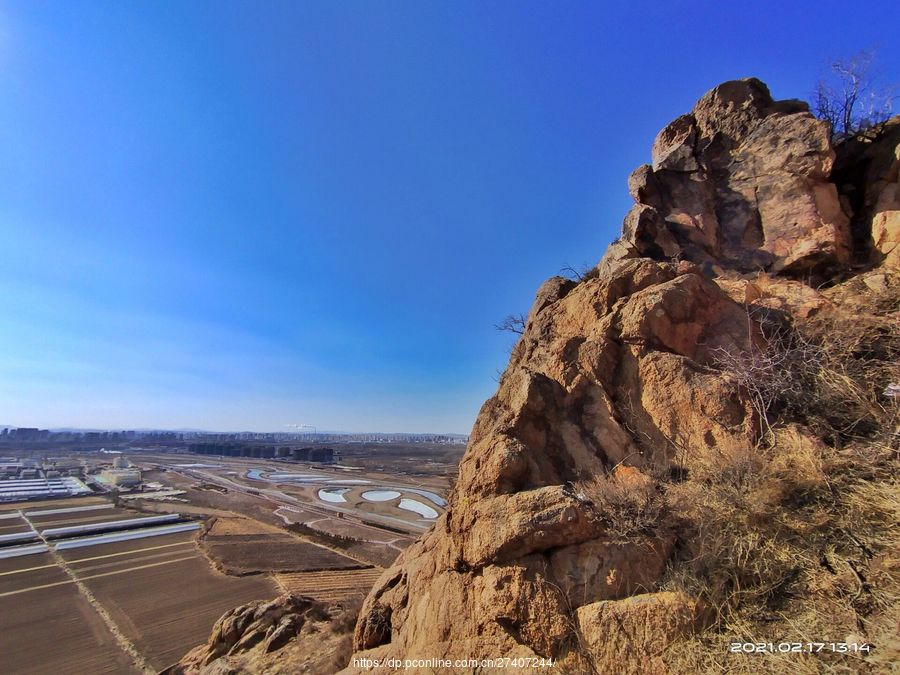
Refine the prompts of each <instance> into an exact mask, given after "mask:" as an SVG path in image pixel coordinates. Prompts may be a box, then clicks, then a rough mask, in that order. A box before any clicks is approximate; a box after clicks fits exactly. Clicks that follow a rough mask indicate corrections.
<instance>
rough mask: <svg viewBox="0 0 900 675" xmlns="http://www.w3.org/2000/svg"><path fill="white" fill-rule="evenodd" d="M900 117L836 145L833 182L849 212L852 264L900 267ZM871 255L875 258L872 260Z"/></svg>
mask: <svg viewBox="0 0 900 675" xmlns="http://www.w3.org/2000/svg"><path fill="white" fill-rule="evenodd" d="M898 174H900V116H896V117H893V118H892V119H890V120H888V121H887V122H885V123H884V124H882V125H879V126H878V127H876V128H874V129H871V130H869V131H867V132H865V133H863V134H860V135H858V136H854V137H852V138H850V139H848V140H846V141H844V142H843V143H841V144H840V145H839V146H838V147H837V158H836V160H835V166H834V170H833V172H832V181H833V182H834V183H835V184H836V185H837V186H838V189H839V190H840V193H841V198H842V200H843V201H844V203H845V204H846V209H847V210H848V211H849V212H850V213H852V216H853V218H852V221H851V227H852V232H853V240H854V249H855V252H856V256H855V257H856V262H858V263H863V264H864V263H866V262H870V261H871V259H872V258H873V257H874V259H875V261H876V262H880V261H882V260H883V262H884V263H886V264H887V265H888V266H890V267H897V266H898V265H900V246H898V242H900V215H898V214H900V187H898V180H900V178H898ZM873 254H874V256H873Z"/></svg>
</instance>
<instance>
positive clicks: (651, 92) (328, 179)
mask: <svg viewBox="0 0 900 675" xmlns="http://www.w3.org/2000/svg"><path fill="white" fill-rule="evenodd" d="M868 4H869V3H861V4H860V3H858V4H857V5H855V6H854V11H853V12H847V11H846V4H838V3H836V2H824V3H818V4H817V5H816V7H815V9H814V10H811V8H810V5H809V4H808V3H801V2H779V3H763V4H760V3H756V4H750V3H743V4H740V5H733V6H729V5H732V3H701V2H695V3H651V2H634V3H627V6H604V5H603V4H602V3H567V4H565V5H564V6H561V5H555V4H549V3H540V2H521V3H505V2H504V3H488V4H484V3H474V2H458V3H446V4H443V5H438V4H435V3H427V4H423V3H414V2H395V3H379V4H372V3H370V4H362V3H349V2H308V3H302V4H301V3H287V2H285V3H266V4H265V5H258V4H252V3H237V2H223V1H221V0H220V1H217V2H191V3H130V2H128V3H113V2H103V3H95V2H78V3H58V2H57V3H49V2H37V1H31V0H29V1H27V2H25V1H17V2H3V3H0V145H2V148H3V150H2V153H0V246H2V250H3V253H4V255H3V262H2V264H0V419H2V420H3V421H4V422H5V423H8V424H13V425H19V426H41V427H81V428H203V429H210V430H256V431H279V430H282V429H283V428H284V425H285V424H289V423H293V422H295V421H296V420H303V421H304V422H306V423H309V424H314V425H315V426H317V427H319V428H322V429H325V428H329V429H342V430H347V431H383V432H391V431H406V432H455V433H463V434H465V433H468V432H469V430H470V427H471V425H472V422H473V421H474V418H475V414H476V412H477V410H478V408H479V406H480V405H481V403H482V402H483V401H484V400H485V399H486V398H487V397H488V396H490V395H491V393H492V392H493V390H494V388H495V387H496V383H495V381H494V379H493V378H494V377H495V373H496V371H497V370H498V369H502V368H503V367H504V365H505V361H506V358H507V353H508V349H509V347H510V343H511V338H510V336H509V335H508V334H502V333H497V332H496V331H495V330H494V329H493V324H494V323H496V322H497V321H499V320H500V319H501V318H502V317H503V316H504V315H506V314H508V313H510V312H525V311H527V309H528V306H529V305H530V302H531V299H532V297H533V294H534V291H535V290H536V288H537V287H538V285H539V284H540V283H541V282H542V281H543V280H544V279H545V278H547V277H549V276H551V275H553V274H556V273H558V271H559V270H560V269H561V268H562V267H564V266H566V265H573V266H579V265H582V264H585V263H587V264H593V263H595V262H596V261H597V260H598V259H599V258H600V256H601V254H602V252H603V249H604V248H605V246H606V245H607V244H608V243H609V241H611V240H612V239H613V238H614V237H615V236H617V235H618V232H619V228H620V225H621V220H622V217H623V216H624V214H625V212H626V210H627V208H628V206H629V204H630V199H629V197H628V195H627V191H626V177H627V175H628V173H629V172H630V171H631V170H632V169H633V168H635V167H636V166H638V165H639V164H641V163H643V162H646V161H648V160H649V157H648V156H647V153H646V149H647V147H649V145H650V143H651V142H652V137H653V134H654V133H655V132H656V130H658V129H659V128H661V127H662V126H663V125H664V124H665V123H666V122H667V121H669V120H670V119H671V118H673V117H674V116H676V115H677V114H679V113H680V112H681V111H683V110H687V109H689V108H690V107H691V105H692V104H693V102H694V101H695V100H696V99H697V98H698V97H699V96H700V95H702V94H703V93H704V92H705V91H706V90H708V89H709V88H711V87H713V86H714V85H716V84H718V83H719V82H721V81H724V80H728V79H735V78H739V77H747V76H756V77H759V78H761V79H763V80H764V81H766V82H767V83H768V84H769V86H770V87H771V89H772V92H773V94H774V95H775V96H776V97H777V98H791V97H797V98H807V97H808V95H809V93H810V91H811V89H812V87H813V85H814V83H815V81H816V79H817V78H818V77H819V76H820V75H821V74H822V72H823V70H824V68H825V66H826V65H827V64H828V63H829V61H831V60H833V59H834V58H837V57H841V56H845V55H849V54H852V53H854V52H856V51H858V50H860V49H863V48H872V47H874V48H876V49H877V50H878V63H879V64H880V66H881V68H882V70H883V71H884V72H883V75H884V76H885V78H884V79H885V80H886V81H892V80H894V81H896V80H897V79H898V73H897V71H896V69H897V67H898V64H900V46H898V43H897V41H896V39H895V35H894V33H895V31H896V26H897V25H898V24H900V15H898V14H900V13H898V10H897V9H896V8H894V9H893V10H889V9H888V8H887V7H885V5H884V3H873V4H872V6H867V5H868ZM891 12H893V14H894V19H893V20H892V19H891V18H890V16H885V14H886V13H888V14H890V13H891ZM651 14H652V16H653V20H652V21H648V20H647V18H648V16H649V15H651ZM876 14H877V15H878V16H879V20H878V21H872V16H875V15H876ZM837 17H840V18H839V19H838V18H837ZM890 68H893V71H891V70H889V69H890Z"/></svg>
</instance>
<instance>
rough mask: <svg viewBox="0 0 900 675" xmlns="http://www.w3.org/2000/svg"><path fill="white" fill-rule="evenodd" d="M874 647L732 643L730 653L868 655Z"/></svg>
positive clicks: (826, 643) (826, 644) (788, 643)
mask: <svg viewBox="0 0 900 675" xmlns="http://www.w3.org/2000/svg"><path fill="white" fill-rule="evenodd" d="M871 650H872V645H869V644H866V643H865V642H732V643H730V644H729V647H728V651H730V652H734V653H739V654H792V653H794V654H816V653H818V652H834V653H835V654H868V653H869V652H870V651H871Z"/></svg>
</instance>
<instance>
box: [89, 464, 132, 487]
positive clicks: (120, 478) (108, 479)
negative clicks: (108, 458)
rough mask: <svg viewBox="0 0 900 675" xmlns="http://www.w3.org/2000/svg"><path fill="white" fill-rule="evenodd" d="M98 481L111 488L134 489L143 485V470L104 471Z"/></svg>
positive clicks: (115, 469)
mask: <svg viewBox="0 0 900 675" xmlns="http://www.w3.org/2000/svg"><path fill="white" fill-rule="evenodd" d="M97 479H98V480H99V481H100V482H101V483H105V484H106V485H109V486H110V487H134V486H135V485H140V484H141V470H140V469H137V468H129V469H117V468H112V469H103V471H101V472H100V475H99V476H98V477H97Z"/></svg>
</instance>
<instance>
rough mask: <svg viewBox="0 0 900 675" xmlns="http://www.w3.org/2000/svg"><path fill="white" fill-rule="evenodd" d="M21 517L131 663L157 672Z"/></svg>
mask: <svg viewBox="0 0 900 675" xmlns="http://www.w3.org/2000/svg"><path fill="white" fill-rule="evenodd" d="M22 518H23V519H24V520H25V522H27V523H28V525H29V526H30V527H31V529H33V530H34V531H35V534H37V536H38V537H39V538H40V540H41V541H42V542H43V543H44V544H45V545H46V546H47V552H48V553H49V554H50V555H51V556H52V557H53V560H54V561H55V562H56V564H57V565H58V566H59V567H60V569H62V570H63V571H64V572H65V573H66V575H67V576H68V577H69V578H70V579H71V580H72V583H73V584H75V586H76V587H77V588H78V592H79V593H81V595H82V596H84V598H85V599H86V600H87V602H88V604H89V605H90V606H91V607H92V608H93V609H94V611H95V612H97V614H98V615H99V616H100V618H101V619H102V620H103V623H104V624H105V625H106V627H107V629H108V630H109V632H110V633H111V634H112V636H113V638H114V639H115V641H116V644H118V645H119V648H120V649H121V650H122V651H124V652H125V653H126V654H128V656H129V657H130V658H131V661H132V663H134V666H135V668H137V669H138V670H139V671H141V672H143V673H146V675H153V674H154V673H156V672H157V669H156V668H153V667H152V666H151V665H150V663H149V662H148V661H147V659H145V658H144V655H143V654H141V653H140V651H138V649H137V647H135V646H134V643H133V642H132V641H131V640H129V639H128V638H127V637H126V636H125V634H124V633H123V632H122V631H121V630H120V629H119V626H118V625H117V624H116V622H115V621H113V618H112V617H111V616H110V615H109V612H107V611H106V610H105V609H104V608H103V606H102V605H101V604H100V603H99V602H98V601H97V598H95V597H94V594H93V593H91V591H90V589H89V588H88V587H87V586H85V585H84V583H83V582H82V581H81V579H79V578H78V575H77V574H76V573H75V571H74V570H73V569H72V568H71V567H69V565H68V563H67V562H66V561H65V559H64V558H63V557H62V556H61V555H60V554H59V553H58V552H57V551H56V548H55V547H54V546H52V545H51V544H50V542H48V541H47V539H46V538H45V537H44V536H43V535H42V534H41V533H40V532H39V531H38V529H37V528H36V527H35V526H34V525H33V524H32V522H31V521H30V520H29V519H28V516H26V515H25V513H24V512H22Z"/></svg>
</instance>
